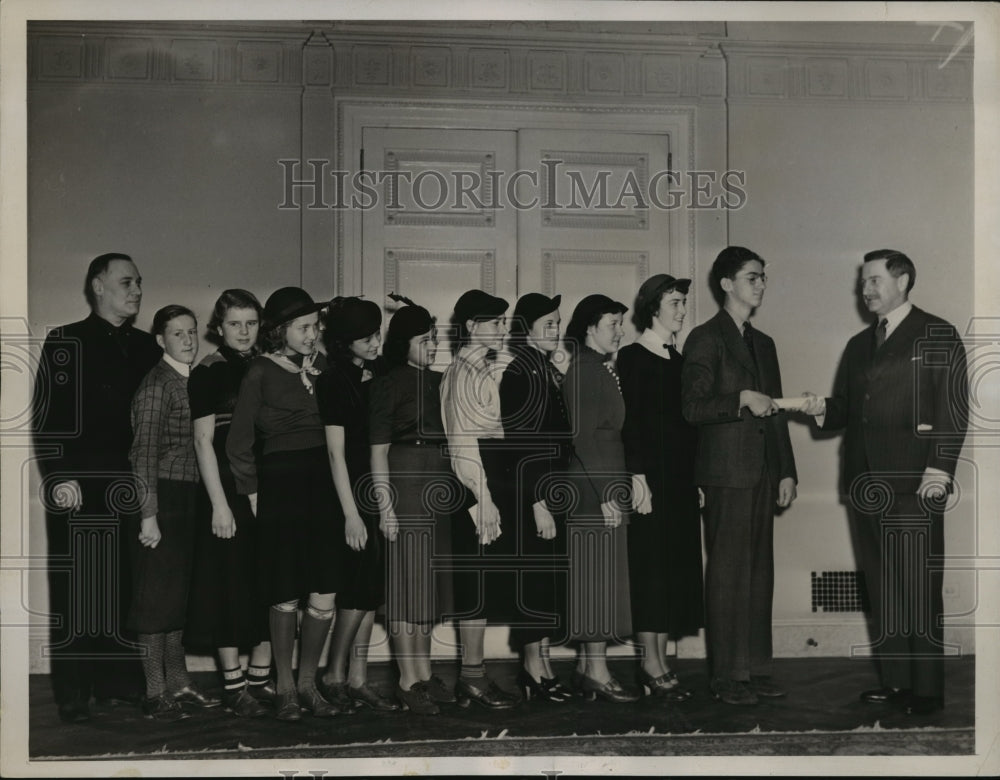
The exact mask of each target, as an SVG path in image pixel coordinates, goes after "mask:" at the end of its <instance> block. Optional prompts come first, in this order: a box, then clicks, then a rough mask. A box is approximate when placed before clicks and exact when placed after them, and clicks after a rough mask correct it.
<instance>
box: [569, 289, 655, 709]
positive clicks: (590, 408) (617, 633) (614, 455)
mask: <svg viewBox="0 0 1000 780" xmlns="http://www.w3.org/2000/svg"><path fill="white" fill-rule="evenodd" d="M626 311H628V309H627V307H626V306H624V305H623V304H621V303H619V302H618V301H613V300H611V299H610V298H608V297H607V296H606V295H588V296H587V297H586V298H584V299H583V300H582V301H580V303H579V304H577V307H576V309H574V311H573V316H572V317H571V318H570V322H569V325H568V326H567V328H566V349H567V351H568V352H569V353H570V355H571V362H570V366H569V371H568V372H567V375H566V381H565V382H564V383H563V395H564V397H565V399H566V406H567V408H568V409H569V416H570V422H571V424H572V426H573V431H574V435H573V450H574V457H573V459H572V461H571V462H570V472H571V473H572V474H573V476H574V479H573V484H574V486H575V490H574V493H575V496H574V499H575V502H576V507H575V509H574V510H573V511H571V513H570V517H569V523H568V526H567V535H568V536H569V548H570V585H569V587H570V615H571V616H572V620H571V623H570V626H569V628H570V634H571V638H572V639H575V640H577V641H579V642H581V643H582V647H581V651H580V655H579V660H578V662H577V668H576V672H575V674H574V677H573V680H574V685H575V687H576V688H577V689H578V690H580V691H581V692H582V693H583V694H584V695H585V696H586V697H587V698H589V699H592V700H593V699H595V698H597V697H598V696H600V697H601V698H603V699H607V700H608V701H613V702H629V701H636V700H637V699H638V698H639V695H638V694H637V693H636V692H635V691H632V690H629V689H627V688H625V687H624V686H623V685H622V684H621V683H620V682H618V680H616V679H615V678H614V677H612V676H611V672H610V671H609V669H608V663H607V643H608V642H609V641H621V640H622V639H623V638H624V637H627V636H629V635H630V634H631V633H632V627H631V616H630V610H631V606H630V602H629V579H628V549H627V537H626V528H625V525H624V523H625V511H626V501H625V499H626V498H630V497H631V496H630V494H631V486H630V484H629V482H628V476H627V474H626V471H625V450H624V447H623V445H622V437H621V432H622V424H623V423H624V421H625V402H624V401H623V400H622V394H621V388H620V386H619V379H618V373H617V370H616V368H615V358H614V356H615V352H616V351H617V349H618V345H619V343H620V342H621V339H622V336H623V335H624V331H623V330H622V315H623V314H624V313H625V312H626Z"/></svg>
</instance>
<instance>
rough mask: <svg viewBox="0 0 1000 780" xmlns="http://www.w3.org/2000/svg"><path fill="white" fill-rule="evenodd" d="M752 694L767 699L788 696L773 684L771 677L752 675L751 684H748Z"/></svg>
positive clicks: (782, 689) (783, 690)
mask: <svg viewBox="0 0 1000 780" xmlns="http://www.w3.org/2000/svg"><path fill="white" fill-rule="evenodd" d="M747 688H749V689H750V692H751V693H753V694H755V695H756V696H758V697H763V698H765V699H780V698H781V697H782V696H786V695H787V692H786V691H785V689H784V688H782V687H781V686H778V685H775V684H774V683H773V682H771V678H770V677H765V676H762V675H761V676H758V675H753V674H752V675H750V682H748V683H747Z"/></svg>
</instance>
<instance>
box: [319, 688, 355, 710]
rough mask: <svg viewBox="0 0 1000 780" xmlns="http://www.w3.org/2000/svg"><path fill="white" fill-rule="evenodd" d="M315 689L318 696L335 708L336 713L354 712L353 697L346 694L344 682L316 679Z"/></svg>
mask: <svg viewBox="0 0 1000 780" xmlns="http://www.w3.org/2000/svg"><path fill="white" fill-rule="evenodd" d="M316 689H317V690H318V691H319V693H320V696H322V697H323V698H324V699H326V700H327V701H328V702H330V704H332V705H333V706H334V707H336V708H337V713H338V714H340V715H353V714H354V710H355V708H356V707H357V705H356V704H355V703H354V699H352V698H351V697H350V696H348V695H347V683H346V682H335V683H328V682H323V680H317V681H316Z"/></svg>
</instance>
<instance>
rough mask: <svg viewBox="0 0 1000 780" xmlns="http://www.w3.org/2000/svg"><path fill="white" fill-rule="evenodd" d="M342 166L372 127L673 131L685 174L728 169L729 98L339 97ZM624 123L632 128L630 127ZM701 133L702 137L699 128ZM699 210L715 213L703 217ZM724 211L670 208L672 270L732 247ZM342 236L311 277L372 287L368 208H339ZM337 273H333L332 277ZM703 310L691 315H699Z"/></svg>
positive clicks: (307, 265) (310, 269)
mask: <svg viewBox="0 0 1000 780" xmlns="http://www.w3.org/2000/svg"><path fill="white" fill-rule="evenodd" d="M334 105H335V108H334V126H333V128H332V131H333V133H334V139H335V144H334V145H335V149H336V159H335V162H336V167H337V169H338V170H354V166H353V165H352V164H351V163H352V162H353V161H355V160H358V158H359V155H360V149H361V144H362V141H363V133H364V128H365V127H413V128H435V127H440V128H446V129H470V130H473V129H492V130H515V131H516V130H520V129H528V128H531V129H551V130H559V129H565V128H567V126H569V127H572V128H573V129H575V130H581V129H582V130H595V131H597V130H604V131H612V132H635V133H648V134H661V135H668V136H669V137H670V148H671V150H673V154H674V157H673V166H672V167H673V168H674V169H675V170H676V171H677V172H678V174H680V175H681V176H685V175H686V172H687V171H692V170H714V171H718V172H722V171H724V170H726V158H727V155H726V143H725V138H726V111H725V106H724V104H717V103H704V102H682V101H678V102H676V103H672V104H670V105H664V106H650V105H648V104H645V105H643V104H628V103H625V104H622V103H616V104H599V105H579V104H573V105H570V104H557V103H538V102H527V101H518V100H474V99H468V100H455V99H448V100H429V99H412V98H399V99H394V98H387V97H376V98H364V97H357V96H344V97H340V98H337V97H335V98H334ZM623 128H625V129H624V130H623ZM696 131H697V133H698V138H697V142H696V138H695V134H696ZM699 213H701V214H706V215H708V216H706V217H704V218H702V219H698V218H697V217H698V215H699ZM712 214H717V212H699V211H698V210H695V209H688V208H678V209H675V210H673V211H671V212H670V241H671V246H670V271H671V273H673V274H674V275H675V276H683V277H688V278H694V273H695V268H696V258H697V253H698V251H699V249H702V250H710V249H712V248H713V247H714V248H715V251H716V252H717V251H718V250H719V249H721V248H722V247H724V246H726V240H727V235H728V219H725V218H723V219H712V218H710V217H711V215H712ZM310 218H316V219H323V218H328V213H327V212H324V211H310V210H308V209H305V210H304V211H303V220H304V221H306V220H308V219H310ZM334 220H335V230H334V242H333V246H332V247H331V248H330V251H329V253H323V255H322V256H318V255H317V256H311V255H304V256H303V278H304V281H310V282H319V283H320V284H322V285H323V286H326V285H328V284H330V283H331V282H332V286H333V287H334V289H335V290H336V292H337V294H338V295H344V294H360V293H362V292H363V291H364V277H363V268H362V246H361V243H362V212H361V211H360V210H358V209H354V210H351V209H343V210H337V211H336V212H335V214H334ZM331 276H332V278H331ZM695 314H696V313H695V312H694V311H691V312H690V314H689V316H691V317H692V321H694V317H695Z"/></svg>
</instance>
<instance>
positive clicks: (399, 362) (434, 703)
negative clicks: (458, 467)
mask: <svg viewBox="0 0 1000 780" xmlns="http://www.w3.org/2000/svg"><path fill="white" fill-rule="evenodd" d="M436 353H437V329H436V328H435V327H434V320H433V318H432V317H431V315H430V313H429V312H428V311H427V309H425V308H424V307H422V306H416V305H413V304H412V303H411V305H408V306H404V307H403V308H401V309H399V310H398V311H397V312H396V313H395V314H394V315H393V317H392V319H391V320H390V321H389V329H388V331H387V333H386V340H385V347H384V349H383V355H384V357H385V360H386V363H387V364H388V365H389V366H390V368H389V370H388V372H387V373H386V374H385V375H384V376H381V377H376V379H375V381H374V382H373V383H372V390H371V398H370V420H371V425H370V430H369V437H370V441H371V445H372V477H373V479H374V481H375V485H376V491H377V492H376V495H377V497H378V501H379V512H380V516H381V522H380V528H381V529H382V533H383V534H384V535H385V538H386V564H387V566H386V572H387V574H386V586H387V594H386V620H387V623H388V629H389V637H390V639H391V640H392V647H393V653H394V655H395V658H396V663H397V665H398V667H399V687H398V688H397V690H396V698H397V699H399V701H400V702H401V703H402V704H403V705H404V707H405V708H406V709H408V710H409V711H410V712H413V713H415V714H418V715H436V714H437V713H438V712H439V711H440V710H439V707H438V704H439V703H442V702H453V701H455V694H454V693H453V692H452V691H451V690H450V689H449V688H448V687H447V686H446V685H445V684H444V682H443V681H442V680H441V678H440V677H438V676H437V675H435V674H433V672H432V670H431V632H432V630H433V628H434V625H435V623H437V622H439V621H440V620H441V618H442V616H443V615H445V614H448V613H449V612H450V604H451V599H450V595H451V587H450V586H451V573H450V572H448V571H446V570H436V568H435V566H434V560H435V559H436V560H437V561H438V563H439V565H440V562H442V561H444V560H447V559H448V557H449V554H450V549H451V539H450V522H449V520H450V515H449V510H453V509H454V508H455V507H454V506H449V504H453V502H454V500H455V499H456V498H457V497H460V496H461V495H462V487H461V485H459V484H457V481H456V478H455V476H454V474H452V473H451V469H450V468H449V464H448V459H447V457H446V456H445V455H444V453H443V446H442V445H443V444H444V425H443V423H442V421H441V395H440V393H441V374H439V373H437V372H436V371H431V369H430V367H431V365H432V364H433V363H434V356H435V355H436ZM441 568H442V569H444V567H441Z"/></svg>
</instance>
